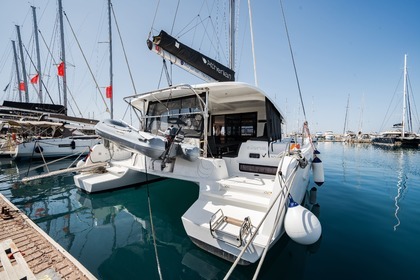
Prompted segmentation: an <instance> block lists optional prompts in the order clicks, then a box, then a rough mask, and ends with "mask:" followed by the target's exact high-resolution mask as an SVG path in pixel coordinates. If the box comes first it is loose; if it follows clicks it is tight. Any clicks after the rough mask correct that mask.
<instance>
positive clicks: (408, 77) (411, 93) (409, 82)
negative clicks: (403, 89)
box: [407, 74, 420, 132]
mask: <svg viewBox="0 0 420 280" xmlns="http://www.w3.org/2000/svg"><path fill="white" fill-rule="evenodd" d="M407 80H408V85H409V88H410V94H409V95H411V100H412V102H413V106H414V112H415V113H416V114H415V115H414V118H415V119H416V120H417V125H418V126H419V128H418V129H420V119H419V115H418V110H417V105H416V100H415V99H414V95H413V88H412V86H411V80H410V76H409V75H408V74H407ZM411 111H413V110H411ZM413 132H414V131H413Z"/></svg>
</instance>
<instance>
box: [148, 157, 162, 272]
mask: <svg viewBox="0 0 420 280" xmlns="http://www.w3.org/2000/svg"><path fill="white" fill-rule="evenodd" d="M144 168H145V171H146V187H147V205H148V207H149V216H150V227H151V229H152V237H153V247H154V249H155V257H156V264H157V269H158V273H159V278H160V279H161V280H162V279H163V278H162V271H161V269H160V261H159V254H158V250H157V245H156V232H155V226H154V224H153V215H152V203H151V201H150V191H149V176H148V173H147V162H146V157H144Z"/></svg>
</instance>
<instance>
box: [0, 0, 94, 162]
mask: <svg viewBox="0 0 420 280" xmlns="http://www.w3.org/2000/svg"><path fill="white" fill-rule="evenodd" d="M58 6H59V11H58V12H59V15H60V26H61V40H62V50H61V52H62V61H63V62H62V63H61V64H60V65H62V68H61V73H60V67H59V73H58V75H59V76H62V79H63V95H64V102H63V105H56V104H47V103H43V98H42V86H43V83H42V74H41V67H40V65H41V63H40V56H39V43H38V36H37V35H38V27H37V20H36V12H35V7H32V10H33V17H34V30H35V32H34V33H35V39H36V40H35V41H36V47H37V48H36V49H37V54H38V55H37V58H38V59H37V60H38V66H37V67H38V69H36V71H37V74H36V75H37V79H36V83H38V85H39V91H38V96H39V103H31V102H29V99H28V96H27V95H28V94H27V88H28V87H27V84H26V79H25V83H24V84H25V86H24V89H25V97H26V100H25V101H26V102H12V101H4V102H3V105H2V106H0V115H1V119H2V128H4V130H2V133H3V135H4V137H3V138H4V139H5V140H3V143H2V144H1V147H0V155H2V156H11V157H13V158H15V159H29V158H30V159H41V158H57V157H64V156H81V155H86V154H88V152H89V150H90V148H91V147H93V146H94V145H96V144H98V143H100V142H101V139H100V137H99V136H98V135H95V130H94V125H95V124H96V123H97V122H98V121H97V120H93V119H86V118H80V117H72V116H68V115H67V96H66V92H67V85H66V73H65V63H64V62H65V51H64V39H63V36H64V35H63V23H62V16H63V11H62V3H61V0H58ZM17 32H18V37H19V45H20V49H22V42H21V38H20V31H19V28H18V26H17ZM22 54H23V52H22V51H21V57H23V55H22ZM15 61H17V57H16V52H15ZM22 70H23V76H24V77H26V71H25V65H24V62H23V59H22ZM16 72H17V73H18V75H17V76H18V77H19V76H20V75H19V69H18V67H17V64H16ZM18 80H19V78H18ZM21 99H22V98H21Z"/></svg>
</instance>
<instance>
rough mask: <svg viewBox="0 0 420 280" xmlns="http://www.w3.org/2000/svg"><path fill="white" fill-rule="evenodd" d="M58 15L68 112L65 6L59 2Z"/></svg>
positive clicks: (64, 102)
mask: <svg viewBox="0 0 420 280" xmlns="http://www.w3.org/2000/svg"><path fill="white" fill-rule="evenodd" d="M58 14H59V18H60V35H61V62H64V67H63V106H64V108H65V109H66V112H67V77H66V72H67V71H66V68H67V63H66V50H65V47H64V25H63V4H62V2H61V0H58Z"/></svg>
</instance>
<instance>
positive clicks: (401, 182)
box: [394, 150, 407, 231]
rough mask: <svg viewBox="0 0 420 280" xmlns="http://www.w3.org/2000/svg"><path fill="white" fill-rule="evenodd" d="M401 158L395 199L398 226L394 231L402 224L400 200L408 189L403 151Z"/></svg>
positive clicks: (396, 225) (395, 226) (399, 159)
mask: <svg viewBox="0 0 420 280" xmlns="http://www.w3.org/2000/svg"><path fill="white" fill-rule="evenodd" d="M399 154H400V155H399V158H398V170H397V174H398V181H397V195H396V196H395V198H394V201H395V213H394V215H395V219H397V222H396V224H395V225H394V231H396V230H397V227H398V226H399V225H400V224H401V221H400V219H399V218H398V212H399V211H400V206H399V202H400V200H401V199H402V198H403V196H404V193H405V191H406V189H407V185H406V182H407V175H406V174H405V166H404V164H405V162H406V161H405V160H404V151H403V150H401V151H400V152H399Z"/></svg>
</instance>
